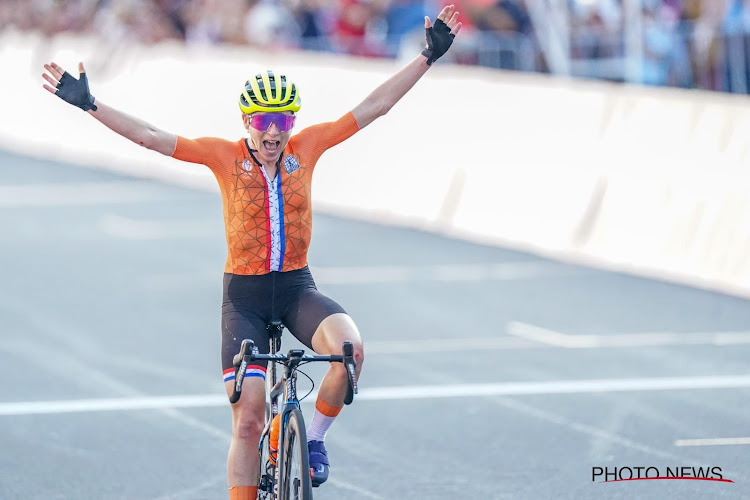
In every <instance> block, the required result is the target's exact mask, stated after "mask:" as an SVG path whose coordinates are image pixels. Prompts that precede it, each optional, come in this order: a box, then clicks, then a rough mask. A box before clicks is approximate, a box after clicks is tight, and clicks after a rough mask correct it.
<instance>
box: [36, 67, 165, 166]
mask: <svg viewBox="0 0 750 500" xmlns="http://www.w3.org/2000/svg"><path fill="white" fill-rule="evenodd" d="M44 69H45V70H47V72H46V73H44V74H42V77H43V78H44V79H45V80H46V81H47V83H49V85H47V84H44V88H45V89H47V90H48V91H49V92H51V93H53V94H55V95H57V97H59V98H60V99H62V100H63V101H65V102H67V103H69V104H72V105H73V106H76V107H78V108H81V109H82V110H84V111H86V112H87V113H89V114H90V115H91V116H93V117H94V118H96V119H97V120H99V121H100V122H101V123H103V124H104V125H106V126H107V127H109V128H110V129H112V130H114V131H115V132H117V133H118V134H120V135H121V136H123V137H125V138H126V139H130V140H131V141H133V142H134V143H136V144H138V145H140V146H143V147H144V148H148V149H153V150H154V151H158V152H159V153H161V154H164V155H167V156H170V155H171V154H172V153H173V152H174V149H175V146H176V144H177V136H176V135H174V134H172V133H169V132H165V131H164V130H160V129H158V128H156V127H154V126H153V125H150V124H148V123H146V122H145V121H143V120H141V119H139V118H136V117H134V116H130V115H128V114H127V113H123V112H122V111H119V110H117V109H115V108H112V107H110V106H107V105H106V104H104V103H102V102H101V101H98V100H97V101H96V104H95V103H94V101H95V99H94V96H92V95H91V92H90V91H89V82H88V78H87V77H86V70H85V69H84V68H83V63H78V72H79V74H80V75H79V78H78V79H76V78H75V77H74V76H72V75H71V74H70V73H68V72H66V71H65V70H64V69H62V68H61V67H60V66H58V65H57V64H55V63H54V62H53V63H50V64H45V65H44Z"/></svg>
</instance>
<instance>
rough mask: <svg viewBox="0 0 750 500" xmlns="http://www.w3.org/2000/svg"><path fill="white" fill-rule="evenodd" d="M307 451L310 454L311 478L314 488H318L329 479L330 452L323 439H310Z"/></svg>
mask: <svg viewBox="0 0 750 500" xmlns="http://www.w3.org/2000/svg"><path fill="white" fill-rule="evenodd" d="M307 451H308V453H309V454H310V478H311V479H312V485H313V488H316V487H318V486H320V485H321V484H323V483H325V482H326V480H327V479H328V465H329V464H328V452H327V451H326V447H325V446H323V441H308V442H307Z"/></svg>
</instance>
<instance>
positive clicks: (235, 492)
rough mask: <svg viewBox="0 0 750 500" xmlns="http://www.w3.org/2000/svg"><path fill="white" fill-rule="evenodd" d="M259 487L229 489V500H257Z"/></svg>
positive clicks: (234, 487)
mask: <svg viewBox="0 0 750 500" xmlns="http://www.w3.org/2000/svg"><path fill="white" fill-rule="evenodd" d="M257 498H258V487H257V486H232V487H231V488H229V500H256V499H257Z"/></svg>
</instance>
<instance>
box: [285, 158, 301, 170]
mask: <svg viewBox="0 0 750 500" xmlns="http://www.w3.org/2000/svg"><path fill="white" fill-rule="evenodd" d="M298 168H299V162H298V161H297V158H295V157H294V156H291V155H290V156H285V157H284V170H286V173H287V174H291V173H292V172H294V171H295V170H297V169H298Z"/></svg>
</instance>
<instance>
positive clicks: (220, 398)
mask: <svg viewBox="0 0 750 500" xmlns="http://www.w3.org/2000/svg"><path fill="white" fill-rule="evenodd" d="M746 387H750V375H737V376H713V377H711V376H709V377H661V378H628V379H593V380H561V381H552V382H501V383H496V384H451V385H422V386H398V387H373V388H364V389H362V390H361V391H360V394H359V395H358V396H357V399H358V400H363V401H388V400H403V399H430V398H466V397H477V396H523V395H531V394H591V393H602V392H622V391H670V390H695V389H735V388H746ZM315 396H316V394H315V393H313V394H311V395H310V397H308V398H307V400H306V401H308V402H309V401H314V400H315ZM227 404H228V402H227V397H226V396H225V395H224V394H194V395H184V396H142V397H132V398H105V399H78V400H68V401H28V402H17V403H0V416H8V415H40V414H55V413H78V412H91V411H123V410H150V409H164V408H202V407H213V406H225V405H227Z"/></svg>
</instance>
